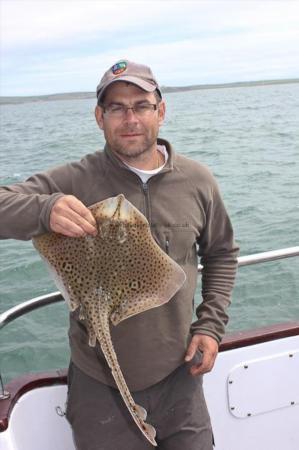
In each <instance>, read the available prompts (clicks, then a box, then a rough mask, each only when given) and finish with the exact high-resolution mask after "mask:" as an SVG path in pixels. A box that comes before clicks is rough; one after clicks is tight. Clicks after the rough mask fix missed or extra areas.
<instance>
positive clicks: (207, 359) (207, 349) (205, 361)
mask: <svg viewBox="0 0 299 450" xmlns="http://www.w3.org/2000/svg"><path fill="white" fill-rule="evenodd" d="M196 350H200V351H201V352H202V360H201V362H200V363H199V364H197V365H193V366H192V367H191V369H190V372H191V374H192V375H194V376H195V375H202V374H204V373H207V372H210V371H211V370H212V369H213V366H214V363H215V359H216V356H217V354H218V342H217V341H216V340H215V339H214V338H212V337H211V336H207V335H205V334H195V335H194V336H193V337H192V340H191V342H190V344H189V347H188V349H187V353H186V356H185V361H191V359H192V358H193V357H194V355H195V353H196Z"/></svg>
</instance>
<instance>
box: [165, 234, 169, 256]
mask: <svg viewBox="0 0 299 450" xmlns="http://www.w3.org/2000/svg"><path fill="white" fill-rule="evenodd" d="M165 251H166V254H167V255H169V239H168V237H166V241H165Z"/></svg>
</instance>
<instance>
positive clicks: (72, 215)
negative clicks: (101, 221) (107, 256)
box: [50, 195, 97, 237]
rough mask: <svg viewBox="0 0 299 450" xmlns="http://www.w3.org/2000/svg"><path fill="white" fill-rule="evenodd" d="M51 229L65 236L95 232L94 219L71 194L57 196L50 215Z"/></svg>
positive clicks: (93, 233)
mask: <svg viewBox="0 0 299 450" xmlns="http://www.w3.org/2000/svg"><path fill="white" fill-rule="evenodd" d="M50 226H51V230H52V231H55V232H57V233H62V234H64V235H66V236H72V237H77V236H83V235H85V234H91V235H93V236H95V235H96V234H97V228H96V221H95V218H94V217H93V215H92V214H91V212H90V210H89V209H88V208H86V206H84V205H83V203H82V202H81V201H80V200H78V199H77V198H76V197H74V196H72V195H66V196H63V197H61V198H59V199H58V200H57V201H56V202H55V203H54V205H53V208H52V211H51V216H50Z"/></svg>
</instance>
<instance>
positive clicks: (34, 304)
mask: <svg viewBox="0 0 299 450" xmlns="http://www.w3.org/2000/svg"><path fill="white" fill-rule="evenodd" d="M293 256H299V246H296V247H290V248H284V249H280V250H272V251H269V252H263V253H256V254H253V255H246V256H239V258H238V267H244V266H249V265H252V264H260V263H265V262H269V261H276V260H278V259H284V258H291V257H293ZM202 269H203V267H202V266H201V265H199V266H198V271H199V272H201V271H202ZM63 300H64V299H63V297H62V295H61V293H60V292H52V293H50V294H45V295H41V296H39V297H35V298H33V299H31V300H27V301H25V302H23V303H20V304H19V305H16V306H14V307H12V308H10V309H8V310H7V311H5V312H3V313H2V314H0V329H1V328H3V327H4V326H5V325H7V324H8V323H10V322H12V321H13V320H15V319H17V318H18V317H21V316H23V315H25V314H27V313H29V312H31V311H34V310H35V309H38V308H42V307H44V306H47V305H52V304H53V303H58V302H62V301H63Z"/></svg>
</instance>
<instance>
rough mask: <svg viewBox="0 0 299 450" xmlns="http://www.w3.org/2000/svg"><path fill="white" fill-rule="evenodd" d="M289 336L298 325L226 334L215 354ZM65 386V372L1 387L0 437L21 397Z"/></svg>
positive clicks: (35, 375) (296, 333) (38, 375)
mask: <svg viewBox="0 0 299 450" xmlns="http://www.w3.org/2000/svg"><path fill="white" fill-rule="evenodd" d="M292 336H299V321H296V322H290V323H288V322H287V323H281V324H274V325H270V326H266V327H261V328H256V329H253V330H246V331H238V332H232V333H227V335H226V336H225V337H224V339H223V341H222V342H221V344H220V347H219V351H220V352H226V351H229V350H235V349H238V348H243V347H248V346H252V345H258V344H263V343H265V342H269V341H274V340H278V339H283V338H288V337H292ZM66 383H67V369H59V370H55V371H49V372H41V373H30V374H26V375H21V376H19V377H17V378H15V379H13V380H11V381H10V382H9V383H8V384H7V385H6V386H5V390H6V391H8V392H9V393H10V396H9V398H7V399H5V400H0V433H1V432H4V431H6V430H7V429H8V425H9V418H10V415H11V413H12V410H13V408H14V406H15V405H16V403H17V401H18V400H19V399H20V397H22V395H24V394H26V393H27V392H29V391H31V390H33V389H37V388H41V387H49V386H53V385H65V384H66Z"/></svg>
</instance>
